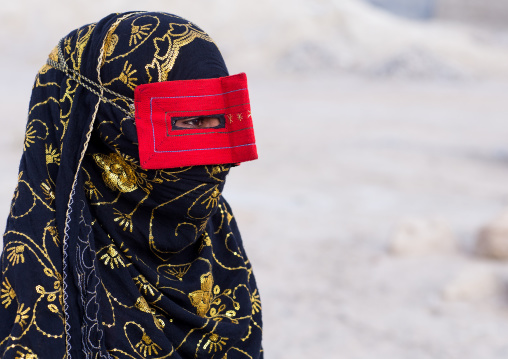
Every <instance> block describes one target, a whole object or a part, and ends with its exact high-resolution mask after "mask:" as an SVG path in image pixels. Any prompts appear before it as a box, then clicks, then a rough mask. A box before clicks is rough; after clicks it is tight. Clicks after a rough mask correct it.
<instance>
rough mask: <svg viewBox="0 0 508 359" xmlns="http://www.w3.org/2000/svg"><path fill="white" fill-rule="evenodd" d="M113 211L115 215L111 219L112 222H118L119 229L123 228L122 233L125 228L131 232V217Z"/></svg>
mask: <svg viewBox="0 0 508 359" xmlns="http://www.w3.org/2000/svg"><path fill="white" fill-rule="evenodd" d="M113 211H114V213H115V215H116V217H115V218H114V219H113V221H115V222H118V224H119V225H120V227H123V228H122V229H123V230H124V231H126V230H127V228H129V231H130V232H132V229H133V222H132V215H131V214H125V213H122V212H120V211H118V210H116V209H114V210H113Z"/></svg>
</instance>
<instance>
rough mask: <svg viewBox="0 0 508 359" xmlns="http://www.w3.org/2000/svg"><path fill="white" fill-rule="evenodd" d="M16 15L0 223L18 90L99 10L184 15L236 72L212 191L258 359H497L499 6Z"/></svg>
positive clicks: (500, 277) (503, 349)
mask: <svg viewBox="0 0 508 359" xmlns="http://www.w3.org/2000/svg"><path fill="white" fill-rule="evenodd" d="M142 4H143V5H142V6H140V2H139V1H133V0H121V1H120V0H110V1H107V2H104V1H99V0H88V1H70V0H67V1H63V0H47V1H43V2H42V1H36V0H16V1H9V2H6V3H3V4H2V7H1V9H0V46H1V49H2V55H1V59H0V63H1V65H2V66H0V78H1V83H0V95H1V96H0V107H1V109H2V116H1V117H0V121H1V122H0V123H1V126H2V130H1V131H0V149H1V153H2V155H1V162H0V163H1V171H0V184H1V185H0V222H1V223H5V219H6V217H7V215H8V211H9V203H10V199H11V196H12V193H13V191H14V188H15V185H16V179H17V167H18V161H19V157H20V155H21V152H22V148H23V146H22V143H23V136H24V127H25V124H26V122H25V121H26V114H27V108H28V100H29V97H30V93H31V86H32V82H33V80H34V76H35V74H36V72H37V70H38V69H39V68H40V67H41V66H42V65H43V64H44V62H45V61H46V57H47V54H48V53H49V52H50V51H51V49H52V48H53V47H54V46H55V45H56V43H57V42H58V40H59V39H60V38H61V37H63V36H64V35H65V34H67V33H68V32H70V31H71V30H72V29H74V28H76V27H78V26H81V25H83V24H86V23H90V22H95V21H97V20H99V19H100V18H102V17H104V16H105V15H107V14H109V13H111V12H121V11H127V10H160V11H165V12H170V13H176V14H178V15H181V16H183V17H186V18H188V19H190V20H192V21H193V22H195V23H196V24H198V25H199V26H201V27H202V28H204V29H205V30H206V31H207V32H208V33H209V34H211V36H212V37H213V38H214V39H215V41H216V42H217V43H218V45H219V47H220V48H221V51H222V52H223V55H224V57H225V59H226V63H228V66H229V68H230V72H231V73H232V74H233V73H237V72H242V71H245V72H247V74H248V76H249V82H250V84H249V86H250V93H251V100H252V107H253V115H254V116H253V118H254V121H255V126H256V134H257V141H258V150H259V157H260V158H259V160H258V161H255V162H252V163H245V164H242V165H241V166H240V167H238V168H235V169H234V171H232V173H231V174H230V176H229V179H228V181H229V182H228V185H227V186H226V190H225V197H226V198H227V199H228V201H229V202H230V203H231V205H232V207H233V209H234V210H235V214H236V217H237V220H238V222H239V225H240V228H241V230H242V235H243V239H244V242H245V246H246V248H247V253H248V254H249V256H250V259H251V261H252V262H253V264H254V269H255V272H256V275H257V280H258V282H259V283H258V284H259V287H260V289H261V296H262V300H263V309H264V322H265V331H264V335H265V337H264V338H265V339H264V346H265V353H266V358H267V359H270V358H274V359H286V358H287V359H289V358H290V359H300V358H323V357H326V358H337V359H339V358H345V359H380V358H381V359H384V358H390V359H408V358H411V359H431V358H432V359H455V358H457V359H459V358H460V359H497V358H500V359H501V358H502V359H505V358H507V357H508V341H507V340H506V333H507V331H508V268H507V261H508V211H507V208H508V143H507V138H508V122H507V114H508V97H507V94H508V2H507V1H504V0H312V1H311V0H291V1H289V0H278V1H270V0H257V1H255V2H254V1H250V2H245V1H229V0H193V1H185V2H184V1H176V0H158V1H156V0H145V1H143V2H142Z"/></svg>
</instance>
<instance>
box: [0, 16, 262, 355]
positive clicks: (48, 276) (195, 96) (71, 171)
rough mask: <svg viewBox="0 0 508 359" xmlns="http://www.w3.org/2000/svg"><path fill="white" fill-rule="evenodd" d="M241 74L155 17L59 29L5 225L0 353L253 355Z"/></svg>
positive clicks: (254, 313) (195, 37)
mask: <svg viewBox="0 0 508 359" xmlns="http://www.w3.org/2000/svg"><path fill="white" fill-rule="evenodd" d="M255 158H256V150H255V145H254V136H253V133H252V125H251V121H250V107H249V103H248V93H247V89H246V82H245V77H244V75H235V76H228V72H227V69H226V66H225V64H224V61H223V59H222V57H221V55H220V52H219V50H218V49H217V47H216V45H215V44H214V43H213V41H212V39H211V38H210V37H209V36H208V35H207V34H206V33H205V32H203V31H202V30H201V29H199V28H198V27H196V26H195V25H194V24H192V23H190V22H188V21H187V20H184V19H182V18H180V17H177V16H174V15H170V14H163V13H145V12H131V13H125V14H113V15H110V16H108V17H106V18H104V19H102V20H101V21H99V22H97V23H95V24H90V25H87V26H84V27H81V28H79V29H77V30H75V31H73V32H71V33H70V34H69V35H67V36H66V37H64V38H63V39H62V40H61V41H60V43H59V45H58V46H57V47H56V48H55V49H54V50H53V52H52V53H51V54H50V56H49V60H48V64H47V65H45V66H44V67H43V68H42V69H41V70H40V71H39V74H38V75H37V78H36V81H35V85H34V88H33V93H32V98H31V102H30V112H29V118H28V124H27V129H26V135H25V148H24V153H23V157H22V160H21V164H20V172H19V181H18V186H17V188H16V191H15V195H14V198H13V201H12V206H11V212H10V216H9V219H8V223H7V228H6V232H5V235H4V250H3V253H2V257H1V261H2V274H1V282H0V290H1V292H0V303H1V304H0V318H1V321H0V356H1V357H2V358H51V359H54V358H69V359H70V358H195V357H196V358H229V359H231V358H262V357H263V352H262V349H261V332H262V330H261V306H260V300H259V294H258V291H257V289H256V284H255V280H254V276H253V274H252V269H251V266H250V263H249V261H248V259H247V257H246V256H245V252H244V250H243V246H242V242H241V238H240V234H239V232H238V228H237V226H236V223H235V220H234V217H233V215H232V212H231V209H230V207H229V205H228V204H227V202H226V201H225V200H224V199H223V197H222V196H221V191H222V189H223V186H224V181H225V178H226V175H227V173H228V172H229V170H230V167H231V166H233V165H236V164H238V163H240V162H243V161H247V160H252V159H255Z"/></svg>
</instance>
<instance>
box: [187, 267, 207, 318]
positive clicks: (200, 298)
mask: <svg viewBox="0 0 508 359" xmlns="http://www.w3.org/2000/svg"><path fill="white" fill-rule="evenodd" d="M200 282H201V290H196V291H194V292H192V293H191V294H189V299H190V301H191V303H192V305H193V306H195V307H196V308H197V313H198V315H199V316H201V317H205V315H206V313H207V312H208V310H209V309H210V304H211V299H212V287H213V276H212V273H211V272H208V273H205V274H203V275H202V276H201V278H200Z"/></svg>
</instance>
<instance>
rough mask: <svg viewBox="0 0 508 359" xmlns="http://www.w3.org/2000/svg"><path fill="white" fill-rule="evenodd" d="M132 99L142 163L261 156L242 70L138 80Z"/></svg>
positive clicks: (172, 164)
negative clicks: (143, 82) (195, 77)
mask: <svg viewBox="0 0 508 359" xmlns="http://www.w3.org/2000/svg"><path fill="white" fill-rule="evenodd" d="M134 105H135V109H136V128H137V132H138V142H139V159H140V164H141V167H142V168H144V169H164V168H174V167H184V166H194V165H210V164H237V163H240V162H245V161H251V160H255V159H257V158H258V156H257V150H256V143H255V138H254V129H253V126H252V119H251V110H250V102H249V92H248V90H247V77H246V75H245V74H244V73H241V74H238V75H233V76H227V77H221V78H215V79H204V80H185V81H167V82H157V83H152V84H146V85H140V86H138V87H136V90H135V92H134Z"/></svg>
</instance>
